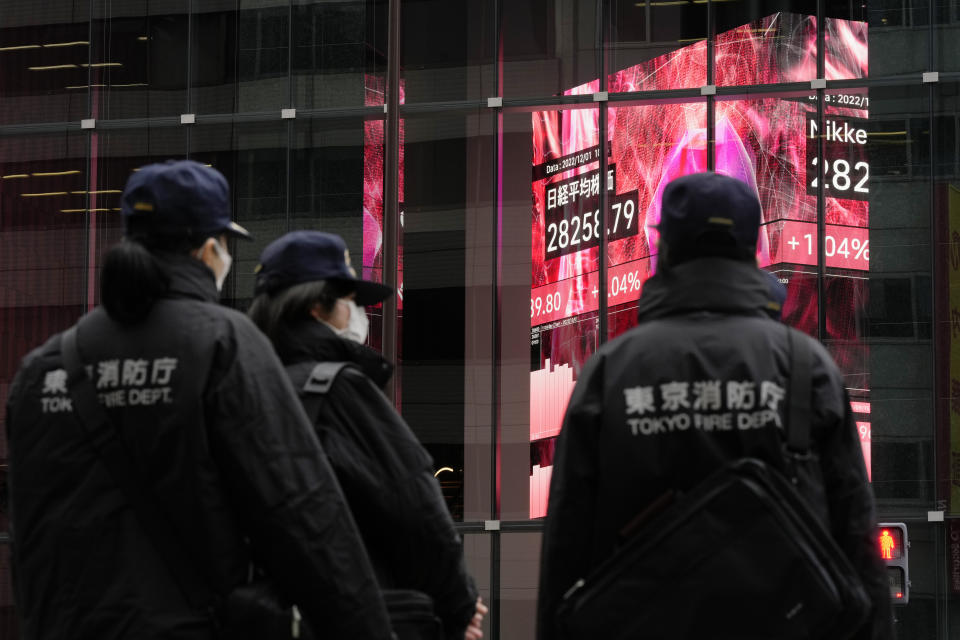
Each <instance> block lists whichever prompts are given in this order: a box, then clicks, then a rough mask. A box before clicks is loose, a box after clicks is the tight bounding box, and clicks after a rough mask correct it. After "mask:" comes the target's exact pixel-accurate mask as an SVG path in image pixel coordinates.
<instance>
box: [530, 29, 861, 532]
mask: <svg viewBox="0 0 960 640" xmlns="http://www.w3.org/2000/svg"><path fill="white" fill-rule="evenodd" d="M824 29H825V42H826V43H827V47H826V60H825V66H826V78H827V79H828V80H832V79H850V78H865V77H866V76H867V25H866V23H865V22H857V21H847V20H835V19H828V20H826V22H825V24H824ZM816 41H817V25H816V19H815V18H814V17H812V16H805V15H796V14H788V13H777V14H775V15H771V16H768V17H766V18H764V19H762V20H759V21H757V22H753V23H750V24H747V25H743V26H741V27H738V28H736V29H733V30H731V31H728V32H725V33H722V34H719V35H718V36H717V40H716V43H717V44H716V52H717V67H716V68H717V79H716V82H717V84H718V85H747V84H770V83H781V82H794V81H800V80H805V81H809V80H810V79H811V78H814V77H816V73H815V72H816V50H817V47H816ZM705 50H706V44H705V42H703V41H701V42H697V43H693V44H691V45H690V46H687V47H684V48H681V49H678V50H676V51H673V52H671V53H669V54H666V55H663V56H660V57H658V58H655V59H652V60H649V61H647V62H644V63H641V64H639V65H636V66H633V67H630V68H627V69H623V70H620V71H617V72H616V73H614V74H612V75H611V76H610V77H609V80H608V88H609V90H610V91H611V92H614V91H645V90H654V89H670V88H675V87H678V86H679V87H688V86H697V85H698V84H705V83H706V72H705V65H706V53H705ZM721 62H722V64H721ZM597 90H599V81H594V82H591V83H586V84H584V85H581V86H578V87H574V88H572V89H570V90H569V91H567V92H566V93H567V94H568V95H576V94H590V93H593V92H595V91H597ZM823 106H824V114H825V115H824V118H823V121H822V122H820V121H818V120H817V96H816V95H790V96H787V97H783V98H780V97H776V98H771V97H763V98H757V99H736V100H735V99H718V100H717V101H716V102H715V112H714V122H715V125H714V154H715V156H714V166H715V170H716V171H717V172H719V173H723V174H726V175H730V176H733V177H736V178H738V179H740V180H742V181H743V182H745V183H746V184H747V185H749V186H750V188H752V189H753V190H754V191H755V192H756V193H757V196H758V198H759V199H760V202H761V205H762V207H763V227H762V231H761V234H760V241H759V243H758V247H757V261H758V263H759V265H760V266H761V267H763V268H765V269H767V270H769V271H771V272H773V273H775V274H776V275H777V276H778V277H779V279H780V281H781V282H783V283H784V284H785V285H786V286H787V290H788V298H787V303H786V305H785V308H784V314H783V319H784V321H785V322H787V323H789V324H791V325H792V326H795V327H797V328H799V329H802V330H804V331H807V332H808V333H811V334H814V335H816V332H817V325H818V318H819V316H818V306H817V302H818V301H817V275H816V274H817V269H816V267H817V255H818V243H819V238H818V228H817V193H818V190H819V189H820V188H822V190H823V193H824V197H825V216H826V220H825V222H826V235H825V238H824V246H825V256H826V264H825V267H826V270H827V278H826V281H825V286H824V290H825V296H826V299H825V300H824V301H823V303H824V304H825V305H826V315H827V327H826V337H827V338H828V339H829V342H830V344H831V352H832V354H833V356H834V358H835V359H836V360H837V363H838V365H839V366H840V368H841V370H842V372H843V373H844V375H845V379H846V380H847V386H848V389H849V391H850V394H851V398H853V405H852V408H853V411H854V413H855V416H856V421H857V426H858V429H859V431H860V436H861V444H862V446H863V450H864V454H865V458H866V461H867V468H868V469H869V466H870V465H869V462H870V457H869V456H870V417H869V413H870V403H869V391H868V388H867V387H868V386H869V385H868V383H867V382H866V380H868V376H867V371H866V370H867V352H866V345H864V344H863V343H862V342H861V341H860V340H859V338H858V334H857V330H856V321H855V320H856V317H857V316H858V314H859V313H860V311H861V309H862V307H863V305H864V303H865V300H866V284H867V277H868V273H869V264H870V248H869V247H870V240H869V234H868V221H869V198H870V160H869V158H868V157H867V153H866V150H867V147H866V144H867V130H866V118H867V117H868V114H869V97H868V95H867V92H866V90H865V89H863V90H858V89H851V90H844V91H838V92H829V93H827V94H826V95H825V97H824V105H823ZM598 121H599V117H598V110H597V109H596V108H582V109H569V110H565V111H542V112H536V113H534V114H533V115H532V133H533V157H532V180H531V188H532V196H533V197H532V217H531V240H532V256H531V257H532V272H531V295H530V326H531V373H530V441H531V447H530V517H532V518H535V517H540V516H543V515H545V513H546V508H547V489H548V488H549V480H550V472H551V469H552V459H553V443H554V439H555V437H556V435H557V434H558V433H559V430H560V427H561V421H562V417H563V413H564V410H565V407H566V403H567V400H568V399H569V396H570V392H571V390H572V388H573V385H574V384H575V382H576V377H577V375H578V373H579V371H580V370H581V368H582V366H583V364H584V362H585V361H586V359H587V358H588V357H589V356H590V355H591V354H592V353H593V352H594V351H595V349H596V347H597V345H598V343H599V316H598V313H599V308H600V300H599V292H600V288H601V287H600V281H599V242H600V236H601V233H600V230H601V229H600V227H601V225H604V226H605V228H606V233H607V238H608V245H607V260H608V263H607V266H608V269H607V292H608V306H609V312H610V315H609V330H610V335H611V336H615V335H618V334H620V333H622V332H623V331H626V330H627V329H629V328H630V327H632V326H634V325H635V324H636V301H637V299H638V298H639V297H640V293H641V291H642V290H643V283H644V282H645V281H646V279H647V278H648V277H650V275H651V274H652V273H654V272H655V270H656V261H657V255H656V253H657V252H656V247H657V231H656V228H655V225H656V224H657V222H658V221H659V218H660V198H661V195H662V193H663V189H664V186H665V185H666V184H667V183H668V182H670V181H671V180H673V179H674V178H677V177H679V176H682V175H686V174H689V173H695V172H699V171H705V170H707V168H708V157H707V154H708V141H707V135H708V133H707V105H706V102H705V101H697V102H688V103H672V104H656V105H643V106H618V105H615V104H610V106H609V108H608V121H607V130H606V131H604V132H602V133H603V135H605V136H606V138H607V143H608V144H607V147H608V150H609V155H608V158H607V161H608V166H609V170H608V172H607V175H606V176H601V175H600V156H599V153H600V151H599V142H600V139H599V136H600V135H601V132H600V131H599V130H598V129H599V127H598ZM821 137H822V139H823V154H822V157H821V155H820V154H819V153H818V152H819V144H818V141H819V139H820V138H821ZM601 189H606V190H607V193H608V196H609V207H608V208H607V211H605V212H601V211H600V210H599V195H600V190H601Z"/></svg>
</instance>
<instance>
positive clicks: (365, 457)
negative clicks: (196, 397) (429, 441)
mask: <svg viewBox="0 0 960 640" xmlns="http://www.w3.org/2000/svg"><path fill="white" fill-rule="evenodd" d="M277 351H278V353H279V354H280V357H281V359H282V360H283V362H284V364H285V365H287V371H288V373H289V374H290V376H291V380H293V382H294V385H295V386H297V387H301V386H302V385H303V382H304V381H305V380H306V379H307V377H308V376H309V373H310V371H311V370H312V369H313V367H314V366H315V365H316V364H317V363H318V362H349V363H352V364H353V365H354V366H353V367H347V368H345V369H343V370H342V371H341V373H340V374H339V375H338V376H337V378H336V380H335V382H334V384H333V386H332V387H331V388H330V390H329V392H328V393H327V394H325V395H323V396H318V395H315V394H308V395H305V396H304V400H305V406H306V408H307V412H308V414H309V416H310V418H311V419H312V420H313V422H314V427H315V428H316V431H317V435H318V436H319V438H320V441H321V443H322V444H323V447H324V450H325V451H326V452H327V456H329V458H330V464H331V466H333V469H334V471H335V472H336V474H337V477H338V478H339V480H340V484H341V486H342V487H343V492H344V494H345V495H346V496H347V501H348V502H349V504H350V509H351V510H352V511H353V515H354V518H355V519H356V521H357V525H358V527H359V528H360V533H361V535H362V536H363V539H364V541H365V542H366V545H367V552H368V553H369V554H370V559H371V560H372V561H373V564H374V567H375V569H376V572H377V576H378V578H379V579H380V582H381V584H382V586H383V587H384V588H388V589H389V588H395V589H416V590H419V591H423V592H425V593H427V594H429V595H430V596H431V597H432V598H433V600H434V604H435V607H436V611H437V615H439V616H440V618H441V619H442V620H443V625H444V630H445V632H446V636H447V637H448V638H463V632H464V630H465V629H466V627H467V624H468V623H469V621H470V619H471V617H472V616H473V613H474V610H475V607H476V599H477V591H476V588H475V587H474V584H473V580H472V579H471V578H470V576H469V575H468V574H467V570H466V566H465V564H464V558H463V545H462V542H461V539H460V536H459V534H458V533H457V531H456V530H455V529H454V525H453V520H452V519H451V517H450V512H449V511H448V510H447V506H446V503H445V502H444V499H443V495H442V494H441V492H440V485H439V483H438V482H437V480H436V478H435V477H434V475H433V474H434V467H433V460H432V459H431V458H430V455H429V454H428V453H427V452H426V451H425V450H424V448H423V446H422V445H421V444H420V442H419V441H418V440H417V438H416V436H415V435H414V434H413V432H412V431H411V430H410V427H409V426H407V424H406V422H404V420H403V418H401V417H400V414H398V413H397V411H396V409H395V408H394V407H393V405H392V404H391V403H390V401H389V400H388V399H387V397H386V396H385V395H384V394H383V393H382V392H381V390H380V389H379V388H378V387H381V386H382V385H384V384H385V383H386V382H387V380H388V379H389V377H390V375H391V373H392V366H391V365H390V364H389V363H387V362H386V361H385V360H383V358H382V357H380V355H379V354H378V353H376V352H375V351H373V350H372V349H369V348H367V347H365V346H363V345H360V344H357V343H355V342H352V341H350V340H345V339H343V338H340V337H339V336H337V335H336V334H335V333H334V332H333V330H332V329H330V328H329V327H328V326H326V325H324V324H321V323H319V322H315V321H312V320H310V321H306V322H303V323H301V324H298V325H295V326H292V327H289V328H288V330H286V331H285V332H284V333H283V336H282V338H281V339H280V340H279V342H278V344H277ZM375 383H376V384H375Z"/></svg>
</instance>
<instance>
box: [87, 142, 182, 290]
mask: <svg viewBox="0 0 960 640" xmlns="http://www.w3.org/2000/svg"><path fill="white" fill-rule="evenodd" d="M186 155H187V132H186V130H185V129H184V128H181V127H166V128H151V129H133V130H127V131H102V132H98V133H94V134H92V135H91V136H90V159H91V167H92V170H91V175H90V182H91V187H90V190H89V195H88V199H89V207H90V209H91V211H92V213H91V214H90V215H91V218H92V222H93V223H94V224H95V226H96V236H95V237H94V238H93V239H92V240H91V242H90V247H89V250H90V251H91V252H92V254H93V255H92V257H91V259H92V260H93V261H94V263H95V265H97V283H96V286H95V287H94V289H93V294H94V296H95V297H94V300H95V302H96V303H97V304H99V302H100V283H99V276H100V272H99V266H100V265H101V264H103V260H102V259H103V256H104V255H105V254H106V252H107V251H108V250H109V249H110V247H111V246H113V245H114V243H116V242H118V241H119V240H120V238H121V236H122V235H123V220H122V218H121V215H120V200H121V195H122V193H123V189H124V187H125V186H126V184H127V180H128V179H129V178H130V176H131V175H133V172H134V170H135V169H137V168H139V167H142V166H143V165H145V164H150V163H153V162H165V161H167V160H171V159H182V158H185V157H186Z"/></svg>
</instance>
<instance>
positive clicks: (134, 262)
mask: <svg viewBox="0 0 960 640" xmlns="http://www.w3.org/2000/svg"><path fill="white" fill-rule="evenodd" d="M204 241H205V240H204ZM204 241H198V240H197V239H196V238H195V237H190V238H185V237H178V238H152V237H127V238H124V239H123V240H122V241H121V242H119V243H118V244H116V245H114V246H113V247H111V248H110V250H109V251H107V254H106V256H104V259H103V270H102V271H101V272H100V300H101V302H102V303H103V307H104V308H105V309H106V310H107V314H109V315H110V317H111V318H113V319H114V320H116V321H117V322H119V323H121V324H126V325H130V324H137V323H138V322H142V321H143V320H144V318H146V317H147V314H148V313H150V309H152V308H153V305H154V303H155V302H156V301H157V300H159V299H160V298H162V297H163V296H164V295H165V294H166V293H167V290H168V289H169V287H170V279H169V278H168V277H167V274H166V273H165V272H164V270H163V268H162V267H161V265H160V260H159V259H158V258H157V255H156V254H157V253H158V252H168V253H178V254H185V253H190V252H191V251H194V250H196V249H197V248H198V247H200V246H201V245H202V244H203V242H204Z"/></svg>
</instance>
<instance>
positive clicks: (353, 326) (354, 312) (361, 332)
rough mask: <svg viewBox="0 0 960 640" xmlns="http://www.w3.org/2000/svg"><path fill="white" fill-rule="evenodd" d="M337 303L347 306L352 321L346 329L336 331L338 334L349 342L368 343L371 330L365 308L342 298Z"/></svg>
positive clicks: (348, 322)
mask: <svg viewBox="0 0 960 640" xmlns="http://www.w3.org/2000/svg"><path fill="white" fill-rule="evenodd" d="M337 302H338V303H339V302H342V303H343V304H345V305H347V308H348V309H350V319H349V320H348V321H347V326H346V328H344V329H334V331H335V332H336V334H337V335H338V336H340V337H341V338H346V339H347V340H353V341H354V342H358V343H360V344H363V343H365V342H366V341H367V332H368V331H369V329H370V320H369V319H368V318H367V312H366V311H364V310H363V308H361V307H358V306H357V303H356V302H354V301H353V300H348V299H347V298H340V299H338V300H337Z"/></svg>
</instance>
